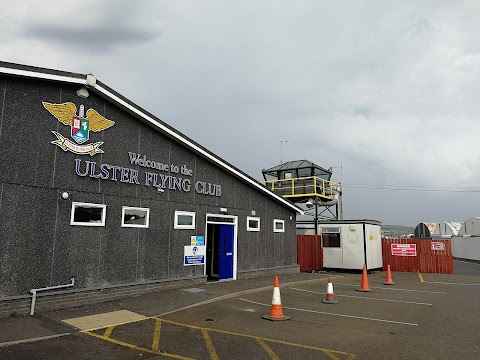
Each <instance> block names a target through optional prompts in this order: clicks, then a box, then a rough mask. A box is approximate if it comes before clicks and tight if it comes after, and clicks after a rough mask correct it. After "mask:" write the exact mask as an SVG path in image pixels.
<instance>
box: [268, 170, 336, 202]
mask: <svg viewBox="0 0 480 360" xmlns="http://www.w3.org/2000/svg"><path fill="white" fill-rule="evenodd" d="M263 184H264V185H265V186H266V187H267V188H268V189H270V190H271V191H272V192H274V193H275V194H277V195H279V196H282V197H284V198H301V197H309V196H310V197H313V196H319V197H322V198H324V199H329V200H330V199H332V197H333V193H334V191H335V189H336V187H337V186H339V185H340V184H338V183H334V182H331V181H328V180H325V179H322V178H319V177H318V176H307V177H301V178H294V179H282V180H268V181H263Z"/></svg>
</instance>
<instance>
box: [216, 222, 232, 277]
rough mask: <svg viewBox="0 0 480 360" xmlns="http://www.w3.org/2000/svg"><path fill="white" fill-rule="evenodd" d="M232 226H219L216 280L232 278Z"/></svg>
mask: <svg viewBox="0 0 480 360" xmlns="http://www.w3.org/2000/svg"><path fill="white" fill-rule="evenodd" d="M233 230H234V226H233V225H220V241H219V250H220V254H219V257H218V260H219V270H218V279H219V280H223V279H232V278H233Z"/></svg>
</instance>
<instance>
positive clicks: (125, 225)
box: [121, 206, 150, 228]
mask: <svg viewBox="0 0 480 360" xmlns="http://www.w3.org/2000/svg"><path fill="white" fill-rule="evenodd" d="M126 210H140V211H145V212H146V213H147V214H146V215H145V217H146V222H145V225H142V224H125V223H124V220H125V211H126ZM121 222H122V227H126V228H148V227H149V226H150V209H149V208H141V207H136V206H123V207H122V220H121Z"/></svg>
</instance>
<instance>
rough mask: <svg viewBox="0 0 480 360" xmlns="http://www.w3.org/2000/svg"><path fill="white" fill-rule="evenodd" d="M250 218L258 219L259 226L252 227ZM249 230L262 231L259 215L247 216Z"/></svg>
mask: <svg viewBox="0 0 480 360" xmlns="http://www.w3.org/2000/svg"><path fill="white" fill-rule="evenodd" d="M250 220H257V221H258V227H256V228H252V227H250ZM247 231H260V218H259V217H258V216H247Z"/></svg>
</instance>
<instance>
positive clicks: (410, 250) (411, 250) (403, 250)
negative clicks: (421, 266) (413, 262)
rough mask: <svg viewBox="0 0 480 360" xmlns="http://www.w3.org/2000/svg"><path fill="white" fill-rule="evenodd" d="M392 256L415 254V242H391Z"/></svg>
mask: <svg viewBox="0 0 480 360" xmlns="http://www.w3.org/2000/svg"><path fill="white" fill-rule="evenodd" d="M391 245H392V255H394V256H417V244H391Z"/></svg>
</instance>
